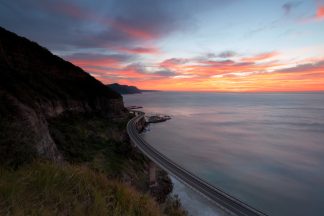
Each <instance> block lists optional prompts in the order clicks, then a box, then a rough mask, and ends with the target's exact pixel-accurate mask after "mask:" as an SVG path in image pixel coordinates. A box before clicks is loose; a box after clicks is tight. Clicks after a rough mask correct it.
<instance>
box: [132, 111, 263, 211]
mask: <svg viewBox="0 0 324 216" xmlns="http://www.w3.org/2000/svg"><path fill="white" fill-rule="evenodd" d="M133 112H135V114H136V116H135V117H134V118H132V119H131V120H130V121H129V122H128V124H127V133H128V135H129V137H130V140H131V142H132V143H133V145H135V146H136V147H137V148H139V149H140V150H141V152H142V153H143V154H145V155H146V156H147V157H149V158H150V159H151V160H152V161H153V162H154V163H156V164H157V165H158V166H160V167H161V168H162V169H164V170H165V171H167V172H168V173H170V174H172V175H173V176H175V177H176V178H177V179H179V180H180V181H181V182H182V183H184V184H186V185H187V186H189V187H190V188H192V189H194V190H196V191H198V192H199V193H201V194H203V195H204V196H205V197H207V198H208V199H210V200H212V201H214V202H215V203H216V204H217V205H218V206H219V207H220V208H221V209H223V210H225V211H226V212H228V213H229V214H231V215H245V216H250V215H251V216H254V215H266V214H264V213H262V212H260V211H258V210H257V209H255V208H253V207H251V206H249V205H247V204H245V203H243V202H242V201H240V200H238V199H236V198H234V197H232V196H230V195H229V194H227V193H225V192H224V191H222V190H220V189H218V188H216V187H214V186H212V185H210V184H209V183H207V182H205V181H204V180H202V179H200V178H199V177H197V176H195V175H194V174H193V173H191V172H189V171H187V170H186V169H184V168H182V167H181V166H179V165H177V164H176V163H174V162H173V161H171V160H170V159H169V158H167V157H166V156H164V155H163V154H161V153H160V152H158V151H157V150H156V149H154V148H153V147H152V146H151V145H149V144H148V143H147V142H146V141H145V140H144V139H143V138H142V137H141V136H140V135H139V133H138V128H139V124H140V123H141V121H144V120H145V119H144V113H143V112H140V111H133Z"/></svg>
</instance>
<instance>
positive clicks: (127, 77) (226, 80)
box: [0, 0, 324, 92]
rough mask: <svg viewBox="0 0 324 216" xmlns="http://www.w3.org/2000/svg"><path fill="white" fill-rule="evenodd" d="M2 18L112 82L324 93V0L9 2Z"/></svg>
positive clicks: (1, 8) (1, 6)
mask: <svg viewBox="0 0 324 216" xmlns="http://www.w3.org/2000/svg"><path fill="white" fill-rule="evenodd" d="M0 26H2V27H4V28H6V29H7V30H10V31H13V32H15V33H17V34H19V35H22V36H25V37H27V38H29V39H31V40H33V41H36V42H37V43H39V44H40V45H42V46H44V47H47V48H48V49H49V50H50V51H51V52H53V53H54V54H56V55H58V56H60V57H62V58H64V59H65V60H68V61H70V62H72V63H73V64H75V65H78V66H79V67H81V68H82V69H84V70H85V71H86V72H88V73H90V74H91V75H92V76H94V77H95V78H96V79H98V80H100V81H101V82H103V83H105V84H109V83H115V82H117V83H120V84H127V85H135V86H137V87H139V88H141V89H157V90H170V91H174V90H177V91H218V92H275V91H280V92H286V91H298V92H300V91H324V0H301V1H299V0H296V1H287V0H283V1H281V0H271V1H269V0H254V1H253V0H209V1H208V0H70V1H68V0H65V1H63V0H47V1H44V0H29V1H26V0H15V1H12V0H1V1H0Z"/></svg>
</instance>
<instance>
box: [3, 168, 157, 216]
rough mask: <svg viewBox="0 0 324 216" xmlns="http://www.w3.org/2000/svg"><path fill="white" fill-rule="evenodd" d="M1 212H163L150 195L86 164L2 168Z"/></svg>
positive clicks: (49, 213) (94, 213)
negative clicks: (87, 166) (12, 169)
mask: <svg viewBox="0 0 324 216" xmlns="http://www.w3.org/2000/svg"><path fill="white" fill-rule="evenodd" d="M0 215H113V216H119V215H120V216H124V215H134V216H135V215H147V216H149V215H161V213H160V209H159V206H158V205H157V203H156V202H155V201H153V199H151V198H150V197H149V196H147V195H143V194H140V193H138V192H137V191H136V190H135V189H133V188H132V187H130V186H127V185H125V184H122V183H119V182H116V181H112V180H108V179H107V177H106V176H104V175H102V174H99V173H97V172H93V171H91V170H90V169H89V168H86V167H84V166H72V165H67V164H65V165H64V166H59V165H54V164H52V163H49V162H46V163H45V162H35V163H33V164H31V165H28V166H25V167H22V168H20V169H18V170H16V171H10V170H8V169H4V168H1V170H0Z"/></svg>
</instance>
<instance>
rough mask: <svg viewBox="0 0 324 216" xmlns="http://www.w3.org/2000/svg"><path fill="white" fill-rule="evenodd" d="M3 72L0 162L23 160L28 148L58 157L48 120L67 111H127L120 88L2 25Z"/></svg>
mask: <svg viewBox="0 0 324 216" xmlns="http://www.w3.org/2000/svg"><path fill="white" fill-rule="evenodd" d="M0 73H1V74H0V76H1V78H0V131H1V133H2V135H0V136H1V137H0V138H2V137H3V139H1V140H0V154H1V156H2V158H1V159H0V160H1V161H0V162H4V163H11V162H8V161H10V160H8V158H9V157H11V158H16V159H17V160H18V161H19V160H20V159H21V158H23V157H25V156H24V152H26V151H30V152H33V153H34V154H35V155H39V156H42V157H45V158H49V159H52V160H57V161H60V160H61V159H62V157H61V155H60V153H59V152H58V150H57V147H56V145H55V142H54V141H53V139H52V138H51V136H50V133H49V131H48V123H47V120H48V119H49V118H53V117H57V116H58V115H60V114H62V113H64V112H66V111H69V112H71V111H72V112H81V113H87V112H91V113H93V112H96V113H97V112H100V113H104V114H105V115H108V116H113V115H120V114H123V113H124V112H125V109H124V105H123V100H122V97H121V96H120V95H119V94H118V93H115V92H114V91H112V90H110V89H108V88H107V87H106V86H105V85H103V84H102V83H101V82H99V81H98V80H96V79H95V78H93V77H92V76H90V75H89V74H88V73H86V72H84V71H83V70H82V69H81V68H79V67H76V66H74V65H73V64H71V63H70V62H67V61H65V60H63V59H61V58H59V57H58V56H55V55H53V54H52V53H50V52H49V51H48V50H46V49H45V48H43V47H41V46H39V45H38V44H36V43H34V42H31V41H29V40H28V39H26V38H23V37H19V36H17V35H16V34H14V33H11V32H9V31H6V30H5V29H3V28H1V27H0ZM31 155H32V154H31ZM13 163H16V162H13Z"/></svg>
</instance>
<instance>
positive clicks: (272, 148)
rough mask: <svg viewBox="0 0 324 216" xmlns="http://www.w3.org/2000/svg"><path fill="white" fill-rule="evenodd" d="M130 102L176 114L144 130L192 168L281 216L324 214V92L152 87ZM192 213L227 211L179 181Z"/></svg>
mask: <svg viewBox="0 0 324 216" xmlns="http://www.w3.org/2000/svg"><path fill="white" fill-rule="evenodd" d="M124 102H125V104H126V105H140V106H143V107H144V108H143V111H145V112H147V113H160V114H168V115H171V116H172V117H173V118H172V119H171V120H169V121H166V122H163V123H158V124H152V125H151V126H150V128H149V131H148V132H146V133H144V134H143V136H144V138H145V140H146V141H148V142H149V143H150V144H151V145H152V146H154V147H155V148H156V149H158V150H159V151H160V152H162V153H164V154H165V155H166V156H167V157H169V158H170V159H172V160H173V161H175V162H176V163H178V164H180V165H181V166H183V167H184V168H186V169H188V170H190V171H191V172H193V173H195V174H196V175H198V176H199V177H201V178H203V179H205V180H206V181H208V182H209V183H211V184H212V185H214V186H216V187H218V188H220V189H222V190H224V191H225V192H227V193H229V194H231V195H232V196H234V197H236V198H238V199H240V200H242V201H244V202H246V203H247V204H249V205H251V206H253V207H255V208H257V209H259V210H261V211H263V212H265V213H266V214H269V215H275V216H284V215H285V216H286V215H294V216H304V215H312V216H317V215H318V216H322V215H324V93H294V94H291V93H251V94H250V93H238V94H236V93H235V94H234V93H190V92H151V93H143V94H135V95H127V96H124ZM175 192H176V193H178V194H179V196H180V198H181V199H182V200H184V202H183V203H184V206H185V207H186V208H188V209H189V211H190V213H191V214H192V215H221V214H222V213H221V212H220V211H219V210H218V209H217V208H215V207H214V206H213V204H212V203H210V202H208V201H207V200H205V199H203V198H201V197H198V196H199V195H197V194H195V193H192V191H190V189H188V188H186V187H185V186H183V185H181V184H180V183H179V182H178V181H175Z"/></svg>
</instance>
